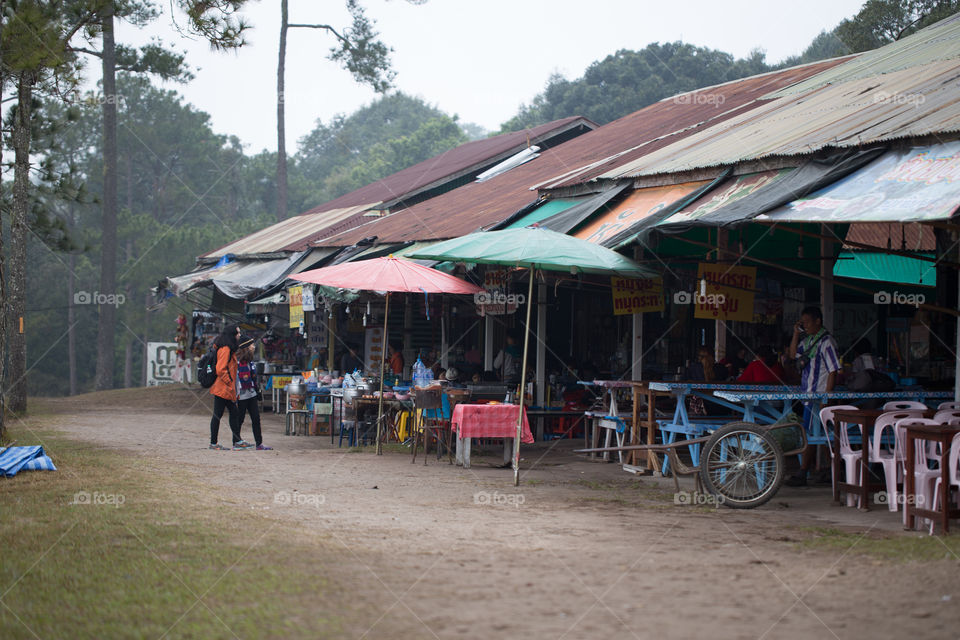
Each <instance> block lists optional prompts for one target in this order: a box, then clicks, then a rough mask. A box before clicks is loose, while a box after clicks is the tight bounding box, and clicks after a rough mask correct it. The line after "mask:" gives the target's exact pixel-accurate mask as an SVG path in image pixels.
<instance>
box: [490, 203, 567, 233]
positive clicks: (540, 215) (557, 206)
mask: <svg viewBox="0 0 960 640" xmlns="http://www.w3.org/2000/svg"><path fill="white" fill-rule="evenodd" d="M578 202H583V198H555V199H553V200H547V201H546V202H544V203H543V204H542V205H540V206H539V207H537V208H536V209H534V210H533V211H531V212H530V213H528V214H527V215H525V216H523V217H522V218H520V219H519V220H517V221H516V222H514V223H513V224H510V225H507V226H506V227H504V228H505V229H522V228H524V227H529V226H530V225H532V224H533V223H535V222H540V221H541V220H546V219H547V218H549V217H550V216H555V215H557V214H558V213H560V212H562V211H566V210H567V209H569V208H570V207H572V206H573V205H575V204H577V203H578Z"/></svg>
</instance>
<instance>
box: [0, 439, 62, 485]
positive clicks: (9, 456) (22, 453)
mask: <svg viewBox="0 0 960 640" xmlns="http://www.w3.org/2000/svg"><path fill="white" fill-rule="evenodd" d="M56 470H57V468H56V467H55V466H54V464H53V460H51V459H50V456H48V455H47V454H45V453H44V452H43V447H41V446H40V445H31V446H27V447H0V477H7V478H12V477H13V476H15V475H17V474H18V473H20V472H21V471H56Z"/></svg>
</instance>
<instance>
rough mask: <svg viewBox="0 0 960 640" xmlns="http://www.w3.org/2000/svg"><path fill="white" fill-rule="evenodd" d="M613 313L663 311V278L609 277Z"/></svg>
mask: <svg viewBox="0 0 960 640" xmlns="http://www.w3.org/2000/svg"><path fill="white" fill-rule="evenodd" d="M610 286H611V289H610V290H611V292H612V295H613V315H615V316H623V315H628V314H633V313H647V312H648V311H663V310H664V302H663V278H661V277H659V276H657V277H656V278H621V277H618V276H614V277H612V278H610Z"/></svg>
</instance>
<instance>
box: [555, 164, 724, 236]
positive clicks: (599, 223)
mask: <svg viewBox="0 0 960 640" xmlns="http://www.w3.org/2000/svg"><path fill="white" fill-rule="evenodd" d="M708 183H709V181H708V180H704V181H700V182H682V183H680V184H672V185H667V186H663V187H647V188H646V189H637V190H636V191H634V192H632V193H630V194H629V195H628V196H627V197H626V198H624V199H623V200H622V201H621V202H618V203H617V204H615V205H613V206H612V207H610V210H609V211H607V212H606V213H604V214H603V215H601V216H597V218H596V219H594V220H591V221H590V222H588V223H587V224H585V225H583V226H582V227H581V228H580V229H578V230H577V231H576V232H575V233H574V234H573V235H574V237H576V238H580V239H581V240H586V241H587V242H592V243H594V244H599V245H604V246H608V245H606V242H607V241H608V240H611V239H612V238H615V237H617V236H619V235H620V234H621V233H622V232H624V231H627V230H629V229H631V228H633V227H634V226H636V225H637V224H639V223H641V222H643V221H645V220H647V219H649V218H650V216H653V215H655V214H657V213H658V212H660V211H663V210H664V209H665V208H666V207H668V206H669V205H670V204H672V203H674V202H676V201H677V200H681V199H682V198H685V197H686V196H688V195H689V194H691V193H693V192H694V191H695V190H696V189H699V188H700V187H702V186H703V185H705V184H708Z"/></svg>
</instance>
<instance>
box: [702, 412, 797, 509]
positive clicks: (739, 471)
mask: <svg viewBox="0 0 960 640" xmlns="http://www.w3.org/2000/svg"><path fill="white" fill-rule="evenodd" d="M700 477H701V478H702V479H703V486H704V488H705V489H706V490H707V491H708V492H709V493H711V494H713V495H715V496H718V497H719V498H721V499H722V503H723V504H724V505H726V506H728V507H731V508H733V509H753V508H754V507H759V506H760V505H762V504H764V503H765V502H767V501H768V500H769V499H770V498H772V497H773V496H774V495H775V494H776V493H777V490H778V489H779V488H780V483H781V482H782V481H783V451H781V449H780V445H779V444H777V441H776V440H774V439H773V438H772V437H770V434H769V433H767V432H766V431H765V430H764V429H762V428H760V427H758V426H757V425H755V424H754V423H752V422H733V423H730V424H726V425H724V426H723V427H721V428H720V429H718V430H717V431H716V432H714V434H713V436H711V438H710V440H708V441H707V443H706V444H705V445H704V447H703V451H702V452H701V454H700Z"/></svg>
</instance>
